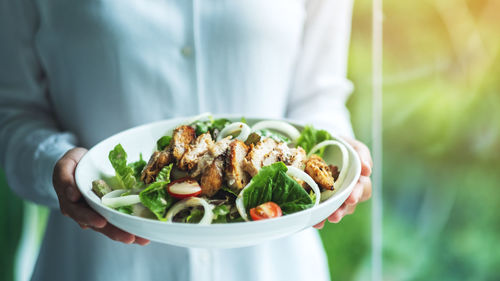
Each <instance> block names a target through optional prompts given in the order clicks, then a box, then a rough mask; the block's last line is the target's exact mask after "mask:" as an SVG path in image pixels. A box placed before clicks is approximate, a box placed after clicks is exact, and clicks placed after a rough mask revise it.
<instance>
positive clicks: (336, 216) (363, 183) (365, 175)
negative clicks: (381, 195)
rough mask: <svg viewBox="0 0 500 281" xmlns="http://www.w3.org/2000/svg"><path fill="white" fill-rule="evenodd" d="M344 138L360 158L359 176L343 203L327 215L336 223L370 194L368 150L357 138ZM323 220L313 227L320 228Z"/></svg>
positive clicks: (370, 161)
mask: <svg viewBox="0 0 500 281" xmlns="http://www.w3.org/2000/svg"><path fill="white" fill-rule="evenodd" d="M344 140H345V141H347V142H348V143H349V144H350V145H351V146H352V147H353V148H354V150H356V152H357V153H358V156H359V159H360V160H361V176H360V178H359V181H358V183H357V184H356V185H355V186H354V188H353V190H352V192H351V195H349V197H347V199H346V200H345V202H344V204H342V206H340V208H338V209H337V210H336V211H335V212H334V213H333V214H331V215H330V216H329V217H328V221H329V222H333V223H338V222H339V221H340V220H341V219H342V218H343V217H344V216H345V215H349V214H352V213H353V212H354V210H355V209H356V205H357V204H358V203H359V202H363V201H366V200H368V199H369V198H370V197H371V196H372V181H371V180H370V175H371V173H372V167H373V162H372V157H371V155H370V150H369V149H368V147H366V145H364V144H363V143H361V142H359V141H357V140H354V139H351V138H344ZM325 221H326V220H324V221H322V222H320V223H318V224H317V225H315V226H314V227H315V228H317V229H322V228H323V226H324V225H325Z"/></svg>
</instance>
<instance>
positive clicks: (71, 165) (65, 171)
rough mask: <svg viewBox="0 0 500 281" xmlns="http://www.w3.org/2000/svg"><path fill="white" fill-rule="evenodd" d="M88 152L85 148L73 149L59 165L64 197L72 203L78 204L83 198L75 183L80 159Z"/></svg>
mask: <svg viewBox="0 0 500 281" xmlns="http://www.w3.org/2000/svg"><path fill="white" fill-rule="evenodd" d="M86 152H87V150H86V149H84V148H80V147H77V148H73V149H71V150H69V151H68V152H66V154H64V156H63V157H62V158H61V160H59V163H58V170H59V171H58V172H59V173H58V174H59V178H60V181H61V182H62V183H64V186H63V192H64V196H65V197H66V198H67V199H68V200H69V201H71V202H77V201H78V200H80V197H81V196H82V195H81V193H80V191H79V190H78V188H77V187H76V182H75V169H76V166H77V165H78V162H79V161H80V159H82V157H83V155H85V153H86Z"/></svg>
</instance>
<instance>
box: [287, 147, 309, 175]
mask: <svg viewBox="0 0 500 281" xmlns="http://www.w3.org/2000/svg"><path fill="white" fill-rule="evenodd" d="M287 156H288V157H286V158H284V159H283V162H285V164H286V165H288V166H293V167H295V168H298V169H301V170H303V169H304V165H305V162H306V151H305V150H304V149H303V148H302V147H300V146H299V147H297V148H290V150H289V153H288V154H287Z"/></svg>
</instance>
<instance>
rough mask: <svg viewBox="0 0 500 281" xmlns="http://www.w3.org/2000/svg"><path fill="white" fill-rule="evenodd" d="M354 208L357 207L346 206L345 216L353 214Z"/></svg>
mask: <svg viewBox="0 0 500 281" xmlns="http://www.w3.org/2000/svg"><path fill="white" fill-rule="evenodd" d="M356 206H357V205H350V206H347V209H346V211H345V213H346V215H350V214H352V213H354V211H355V210H356Z"/></svg>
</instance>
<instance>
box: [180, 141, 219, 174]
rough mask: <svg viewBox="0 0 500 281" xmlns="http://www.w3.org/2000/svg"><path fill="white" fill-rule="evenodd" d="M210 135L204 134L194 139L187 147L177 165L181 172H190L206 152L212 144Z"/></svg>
mask: <svg viewBox="0 0 500 281" xmlns="http://www.w3.org/2000/svg"><path fill="white" fill-rule="evenodd" d="M213 143H214V142H213V141H212V136H211V135H210V133H205V134H202V135H200V136H198V137H197V138H196V140H195V141H194V143H193V144H191V145H189V146H188V148H187V150H186V152H185V153H184V155H183V156H182V158H181V160H180V161H179V163H178V166H179V168H180V169H181V170H192V169H193V168H194V167H195V166H196V164H198V161H199V160H200V158H201V156H202V155H203V154H205V153H207V152H208V148H209V147H210V146H211V145H212V144H213Z"/></svg>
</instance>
